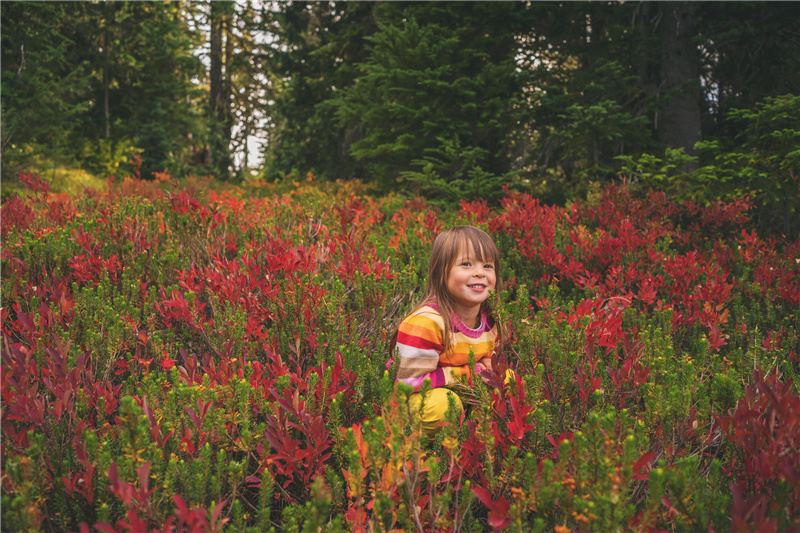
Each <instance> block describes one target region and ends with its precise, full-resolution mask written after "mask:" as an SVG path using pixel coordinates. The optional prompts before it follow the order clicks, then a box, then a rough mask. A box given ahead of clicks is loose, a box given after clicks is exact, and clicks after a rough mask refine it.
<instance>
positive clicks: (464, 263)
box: [461, 261, 472, 267]
mask: <svg viewBox="0 0 800 533" xmlns="http://www.w3.org/2000/svg"><path fill="white" fill-rule="evenodd" d="M461 266H465V267H468V266H472V263H470V262H469V261H464V262H463V263H461Z"/></svg>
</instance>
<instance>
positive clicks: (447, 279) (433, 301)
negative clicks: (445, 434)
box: [396, 226, 502, 434]
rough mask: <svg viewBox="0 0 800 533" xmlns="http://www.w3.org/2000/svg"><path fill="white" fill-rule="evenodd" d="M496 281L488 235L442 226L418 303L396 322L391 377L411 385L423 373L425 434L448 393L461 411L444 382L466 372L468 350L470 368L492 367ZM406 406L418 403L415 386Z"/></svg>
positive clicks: (435, 424) (434, 425) (496, 338)
mask: <svg viewBox="0 0 800 533" xmlns="http://www.w3.org/2000/svg"><path fill="white" fill-rule="evenodd" d="M499 281H500V257H499V254H498V252H497V247H496V246H495V244H494V242H492V239H491V237H489V235H487V234H486V233H485V232H484V231H482V230H480V229H478V228H475V227H473V226H456V227H454V228H451V229H448V230H446V231H444V232H442V233H441V234H439V236H438V237H436V241H434V243H433V250H432V251H431V260H430V267H429V269H428V283H427V285H426V287H425V294H424V295H423V297H422V303H421V304H420V305H419V306H417V308H416V309H414V310H413V311H412V312H411V313H410V314H409V315H408V316H407V317H406V318H405V319H404V320H403V322H402V323H401V324H400V327H399V329H398V333H397V345H396V349H397V352H398V355H399V359H400V366H399V369H398V372H397V379H398V380H399V381H402V382H403V383H405V384H407V385H411V386H413V387H414V389H415V390H419V388H420V386H421V385H422V383H423V382H424V381H425V380H426V379H430V381H431V390H430V392H429V393H428V396H427V397H426V399H425V407H424V411H423V412H421V413H419V416H420V418H421V419H422V425H423V429H424V430H425V432H426V433H427V434H433V433H435V432H436V431H437V430H438V428H439V426H440V425H441V423H442V422H444V414H445V412H446V411H447V408H448V396H449V395H452V396H453V399H454V400H455V404H456V407H457V408H458V409H459V410H461V411H463V406H462V403H461V399H460V398H459V397H458V396H457V395H456V394H454V393H453V392H452V391H450V390H448V389H447V388H446V387H447V385H450V384H452V383H454V382H456V381H458V380H462V379H465V378H469V377H470V369H469V366H468V364H467V361H468V358H469V353H470V350H472V352H473V353H474V354H475V361H476V365H475V370H476V372H478V373H480V372H481V371H484V370H487V369H491V368H492V354H493V353H494V352H495V351H496V350H497V349H498V348H499V344H500V342H501V339H502V332H501V331H500V329H499V324H495V322H494V319H493V317H492V310H491V308H490V306H489V302H488V301H487V298H488V297H489V292H490V291H493V290H494V289H495V287H496V286H497V285H498V283H499ZM411 402H412V409H415V410H418V409H419V406H420V404H421V403H422V398H421V395H420V393H419V392H415V393H414V394H413V395H412V397H411Z"/></svg>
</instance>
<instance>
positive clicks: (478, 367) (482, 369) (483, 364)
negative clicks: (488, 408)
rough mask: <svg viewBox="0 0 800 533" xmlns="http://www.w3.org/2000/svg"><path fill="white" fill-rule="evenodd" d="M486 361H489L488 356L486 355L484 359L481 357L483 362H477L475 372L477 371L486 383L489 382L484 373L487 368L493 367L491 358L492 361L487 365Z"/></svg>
mask: <svg viewBox="0 0 800 533" xmlns="http://www.w3.org/2000/svg"><path fill="white" fill-rule="evenodd" d="M486 363H487V360H486V358H485V357H484V358H483V359H481V362H480V363H476V364H475V373H476V374H478V375H479V376H480V378H481V379H482V380H483V381H484V383H487V378H486V377H485V376H484V373H485V372H486V371H487V370H491V369H492V362H491V360H490V361H488V363H489V364H488V366H487V365H486Z"/></svg>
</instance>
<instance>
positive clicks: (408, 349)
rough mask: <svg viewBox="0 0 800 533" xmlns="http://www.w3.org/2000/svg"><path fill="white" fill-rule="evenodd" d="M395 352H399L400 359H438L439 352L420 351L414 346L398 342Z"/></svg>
mask: <svg viewBox="0 0 800 533" xmlns="http://www.w3.org/2000/svg"><path fill="white" fill-rule="evenodd" d="M397 350H398V351H399V352H400V357H407V358H409V359H436V360H438V359H439V352H438V351H436V350H421V349H419V348H417V347H415V346H408V345H406V344H401V343H399V342H398V343H397Z"/></svg>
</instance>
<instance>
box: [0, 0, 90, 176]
mask: <svg viewBox="0 0 800 533" xmlns="http://www.w3.org/2000/svg"><path fill="white" fill-rule="evenodd" d="M72 9H73V6H70V5H69V4H63V3H50V2H2V3H0V10H1V11H0V15H1V16H2V46H1V47H0V51H1V53H2V105H0V109H1V110H2V119H1V120H0V125H2V134H1V135H2V169H3V178H4V179H7V178H8V177H10V175H11V173H12V172H13V171H14V170H19V169H20V167H21V165H23V164H25V163H26V162H29V161H31V160H32V158H34V157H37V156H43V157H47V158H51V159H57V160H62V161H66V160H69V158H70V149H71V147H72V139H73V138H74V136H73V134H74V132H75V126H76V124H77V119H78V118H79V117H80V116H81V115H82V114H83V113H85V112H86V111H87V109H88V108H89V106H90V103H89V102H88V99H87V98H86V96H87V91H88V88H89V84H90V76H91V69H90V68H89V65H88V64H87V63H86V62H84V61H82V60H81V59H80V58H77V60H76V57H75V56H76V48H75V41H74V38H75V34H76V33H77V32H76V25H75V19H74V18H73V17H71V15H70V13H71V11H72Z"/></svg>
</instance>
